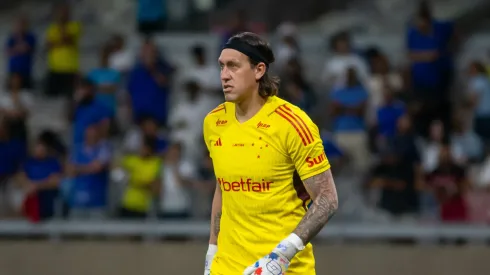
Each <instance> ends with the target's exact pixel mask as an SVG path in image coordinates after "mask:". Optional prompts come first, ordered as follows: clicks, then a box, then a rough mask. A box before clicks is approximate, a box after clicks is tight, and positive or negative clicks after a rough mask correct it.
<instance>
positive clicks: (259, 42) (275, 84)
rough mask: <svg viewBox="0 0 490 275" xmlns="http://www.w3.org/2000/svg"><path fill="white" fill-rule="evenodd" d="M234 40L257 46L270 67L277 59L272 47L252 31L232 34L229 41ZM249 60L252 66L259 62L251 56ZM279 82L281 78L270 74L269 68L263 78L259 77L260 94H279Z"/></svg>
mask: <svg viewBox="0 0 490 275" xmlns="http://www.w3.org/2000/svg"><path fill="white" fill-rule="evenodd" d="M233 41H240V42H241V43H245V44H248V45H249V46H250V47H253V48H255V50H257V51H258V52H259V53H260V55H261V56H262V57H263V58H264V59H265V61H266V66H267V67H269V65H270V64H272V63H273V62H274V60H275V57H274V53H273V52H272V49H271V47H270V45H269V43H267V41H265V40H264V39H262V38H261V37H260V36H258V35H257V34H255V33H251V32H242V33H239V34H236V35H234V36H232V37H231V38H230V39H229V40H228V43H230V42H233ZM249 62H250V64H251V65H252V67H255V66H257V65H258V64H259V62H258V61H256V60H252V59H250V58H249ZM279 82H280V79H279V77H277V76H273V75H270V73H269V70H268V69H267V70H266V72H265V73H264V75H263V76H262V78H260V79H259V94H260V96H262V97H268V96H274V95H277V92H278V90H279Z"/></svg>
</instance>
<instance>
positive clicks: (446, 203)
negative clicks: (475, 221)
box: [427, 143, 469, 222]
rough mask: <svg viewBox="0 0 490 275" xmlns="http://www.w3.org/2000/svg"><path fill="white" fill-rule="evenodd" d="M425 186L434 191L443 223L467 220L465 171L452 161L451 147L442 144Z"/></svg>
mask: <svg viewBox="0 0 490 275" xmlns="http://www.w3.org/2000/svg"><path fill="white" fill-rule="evenodd" d="M427 184H428V185H429V186H430V187H431V188H432V190H434V193H435V195H436V197H437V199H438V201H439V205H440V218H441V220H442V221H444V222H464V221H466V220H467V214H468V213H467V207H466V202H465V194H466V192H467V190H468V188H469V180H468V178H467V176H466V170H465V169H464V168H463V167H462V166H459V165H457V164H456V163H455V162H454V161H453V156H452V155H451V146H450V145H449V144H448V143H444V144H442V146H441V150H440V154H439V164H438V166H437V168H436V169H435V170H434V171H433V172H432V173H430V174H429V175H428V176H427Z"/></svg>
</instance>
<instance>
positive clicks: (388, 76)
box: [366, 53, 403, 125]
mask: <svg viewBox="0 0 490 275" xmlns="http://www.w3.org/2000/svg"><path fill="white" fill-rule="evenodd" d="M369 61H370V65H371V76H370V77H369V79H368V81H367V86H366V87H367V89H368V91H369V104H368V107H367V111H368V113H367V120H368V122H369V124H370V125H372V124H373V123H374V122H375V121H376V117H377V115H376V114H377V111H378V108H379V107H381V106H382V105H383V101H384V96H385V93H386V92H389V93H391V94H393V96H395V97H397V95H398V94H399V92H400V91H401V90H402V88H403V80H402V77H401V75H400V74H399V73H397V72H395V71H393V70H392V69H391V68H390V64H389V61H388V58H387V57H386V56H385V55H383V54H381V53H377V54H374V55H373V56H371V58H370V59H369Z"/></svg>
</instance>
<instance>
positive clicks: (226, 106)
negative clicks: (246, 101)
mask: <svg viewBox="0 0 490 275" xmlns="http://www.w3.org/2000/svg"><path fill="white" fill-rule="evenodd" d="M230 104H232V103H229V102H223V103H221V104H219V105H218V106H216V107H215V108H214V109H212V110H211V111H210V112H209V113H208V114H207V115H206V117H205V118H204V126H207V125H210V124H214V123H216V125H221V124H223V125H224V124H226V123H228V121H227V120H226V119H225V118H226V116H227V115H228V112H229V111H230V109H231V105H230Z"/></svg>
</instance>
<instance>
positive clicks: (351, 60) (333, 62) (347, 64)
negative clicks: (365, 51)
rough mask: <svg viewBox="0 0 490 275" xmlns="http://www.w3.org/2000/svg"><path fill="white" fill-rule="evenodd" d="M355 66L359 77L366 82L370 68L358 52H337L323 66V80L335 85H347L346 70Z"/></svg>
mask: <svg viewBox="0 0 490 275" xmlns="http://www.w3.org/2000/svg"><path fill="white" fill-rule="evenodd" d="M351 67H353V68H355V70H356V72H357V77H358V78H359V79H360V80H361V83H363V84H366V82H367V78H368V76H369V70H368V67H367V65H366V63H365V62H364V60H362V58H361V57H360V56H358V55H357V54H354V53H351V54H346V55H344V54H342V55H341V54H335V55H333V56H332V57H330V58H329V59H328V60H327V61H326V62H325V66H324V68H323V73H322V81H323V82H325V83H328V84H329V85H332V86H333V87H339V86H343V85H345V82H346V72H347V69H348V68H351Z"/></svg>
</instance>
